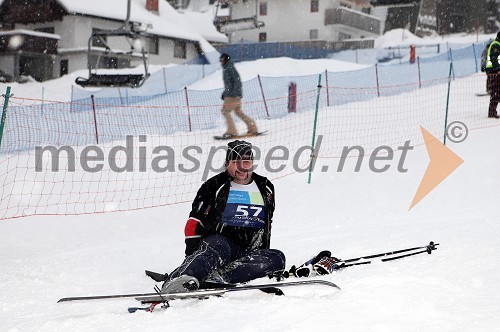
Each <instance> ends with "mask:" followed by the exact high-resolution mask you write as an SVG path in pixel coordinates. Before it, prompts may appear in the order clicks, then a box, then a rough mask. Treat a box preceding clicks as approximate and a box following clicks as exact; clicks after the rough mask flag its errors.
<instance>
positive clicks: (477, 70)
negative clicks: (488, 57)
mask: <svg viewBox="0 0 500 332" xmlns="http://www.w3.org/2000/svg"><path fill="white" fill-rule="evenodd" d="M472 52H473V53H474V63H475V64H476V73H478V72H479V68H478V67H477V58H476V46H475V45H474V43H472Z"/></svg>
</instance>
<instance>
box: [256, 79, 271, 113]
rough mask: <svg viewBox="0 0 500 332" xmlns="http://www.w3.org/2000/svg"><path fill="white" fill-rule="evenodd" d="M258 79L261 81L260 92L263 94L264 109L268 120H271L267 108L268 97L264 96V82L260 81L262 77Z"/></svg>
mask: <svg viewBox="0 0 500 332" xmlns="http://www.w3.org/2000/svg"><path fill="white" fill-rule="evenodd" d="M257 79H258V80H259V86H260V92H261V93H262V100H263V101H264V108H265V109H266V115H267V118H268V119H270V118H271V117H270V116H269V109H268V108H267V102H266V96H265V95H264V89H263V88H262V81H261V80H260V75H257Z"/></svg>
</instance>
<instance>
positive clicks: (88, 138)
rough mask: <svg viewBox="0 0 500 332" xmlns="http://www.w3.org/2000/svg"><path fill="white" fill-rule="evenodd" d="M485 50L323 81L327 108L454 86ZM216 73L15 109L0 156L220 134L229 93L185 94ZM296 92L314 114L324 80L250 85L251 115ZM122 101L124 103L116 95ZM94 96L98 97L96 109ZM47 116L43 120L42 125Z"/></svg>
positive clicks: (170, 73) (272, 110)
mask: <svg viewBox="0 0 500 332" xmlns="http://www.w3.org/2000/svg"><path fill="white" fill-rule="evenodd" d="M482 48H483V45H479V44H476V45H475V46H469V47H465V48H462V49H456V50H453V49H450V50H449V51H448V52H446V53H442V54H439V55H436V56H433V57H418V59H417V61H416V62H415V63H411V64H410V63H409V62H408V61H406V62H404V63H401V64H376V65H374V66H371V67H367V68H364V69H361V70H354V71H345V72H330V71H328V72H327V71H325V72H323V73H318V74H322V79H321V85H322V87H323V89H322V96H321V98H320V105H319V106H320V107H325V106H332V105H341V104H345V103H351V102H357V101H366V100H370V99H372V98H377V97H383V96H393V95H397V94H401V93H404V92H408V91H411V90H414V89H418V88H420V87H426V86H430V85H433V84H441V83H443V82H444V80H445V79H447V78H448V74H449V68H450V63H452V64H453V77H455V78H457V77H465V76H468V75H471V74H473V73H476V72H477V71H478V66H477V61H478V58H479V56H480V53H481V51H482ZM218 69H220V66H219V65H218V64H217V65H205V66H204V67H202V65H182V66H175V67H172V68H166V69H165V70H160V71H157V72H156V73H155V74H153V75H152V77H151V78H150V79H148V80H147V81H146V83H145V85H144V86H143V87H142V88H140V89H102V90H100V91H94V92H90V91H85V90H82V89H79V91H80V90H81V91H83V92H78V93H75V94H74V97H75V96H78V98H74V99H73V101H72V102H70V103H50V104H44V105H28V106H23V105H21V106H12V105H11V107H9V112H8V121H7V125H6V128H5V131H4V133H3V142H2V146H1V147H0V153H10V152H13V151H20V150H26V149H32V148H33V147H34V146H36V145H38V144H40V143H41V142H44V143H51V144H56V145H86V144H95V143H96V141H97V139H96V136H98V139H99V142H106V141H112V140H116V139H123V138H124V137H125V136H126V135H139V134H160V135H170V134H173V133H175V132H179V131H185V132H190V131H196V130H207V129H213V128H216V127H217V126H218V125H219V124H220V123H219V121H220V118H221V116H220V108H221V103H222V100H221V99H220V96H221V94H222V89H213V90H193V89H188V88H186V86H187V85H189V84H190V83H192V82H195V81H197V80H199V79H201V78H202V77H203V76H204V75H208V73H210V72H214V71H216V70H218ZM291 82H293V83H295V84H296V86H297V99H298V101H297V105H298V106H299V107H298V109H297V112H298V113H300V112H309V111H311V110H312V109H314V107H315V102H316V100H315V95H314V92H315V91H316V89H317V84H318V75H307V76H288V77H263V76H258V77H257V78H254V79H251V80H249V81H246V82H244V83H243V93H244V96H243V101H244V106H243V107H244V108H245V112H247V113H248V114H249V115H250V116H252V117H254V118H256V119H265V118H271V119H275V118H280V117H283V116H286V115H287V114H288V105H287V98H288V89H289V86H290V83H291ZM117 94H118V95H117ZM90 95H93V96H94V98H93V99H94V103H92V102H91V97H90ZM40 116H41V117H40Z"/></svg>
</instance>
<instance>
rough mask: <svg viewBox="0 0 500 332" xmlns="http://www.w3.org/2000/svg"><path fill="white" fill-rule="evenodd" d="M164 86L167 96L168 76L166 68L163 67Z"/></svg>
mask: <svg viewBox="0 0 500 332" xmlns="http://www.w3.org/2000/svg"><path fill="white" fill-rule="evenodd" d="M163 85H164V86H165V94H167V93H168V90H167V74H166V73H165V67H163Z"/></svg>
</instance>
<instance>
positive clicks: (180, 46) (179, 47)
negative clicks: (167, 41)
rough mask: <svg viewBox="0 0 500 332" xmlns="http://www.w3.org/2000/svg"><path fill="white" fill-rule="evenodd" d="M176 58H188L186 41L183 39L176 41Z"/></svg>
mask: <svg viewBox="0 0 500 332" xmlns="http://www.w3.org/2000/svg"><path fill="white" fill-rule="evenodd" d="M174 58H180V59H185V58H186V42H183V41H175V42H174Z"/></svg>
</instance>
